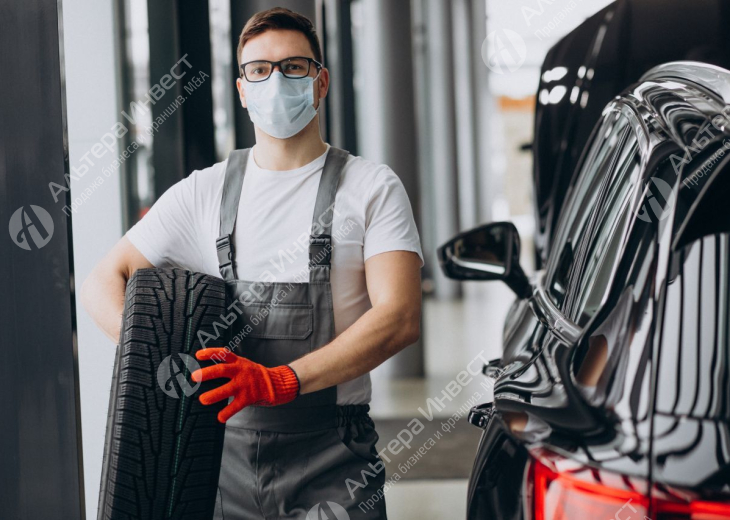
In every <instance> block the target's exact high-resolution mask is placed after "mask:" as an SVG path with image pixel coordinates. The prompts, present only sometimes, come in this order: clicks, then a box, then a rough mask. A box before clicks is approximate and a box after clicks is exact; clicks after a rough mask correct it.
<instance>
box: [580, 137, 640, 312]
mask: <svg viewBox="0 0 730 520" xmlns="http://www.w3.org/2000/svg"><path fill="white" fill-rule="evenodd" d="M640 171H641V160H640V156H639V151H638V146H637V144H636V137H635V136H634V135H633V134H630V135H629V136H628V137H627V139H626V141H625V143H624V145H623V147H622V149H621V151H620V153H619V158H618V160H617V161H616V164H615V167H614V168H613V171H612V172H611V174H610V176H609V179H608V183H607V186H606V189H605V192H604V193H603V194H602V195H601V197H600V200H599V201H598V203H597V206H596V209H595V218H594V225H593V229H592V230H591V231H590V234H589V235H587V238H586V245H585V261H584V262H581V268H580V276H579V277H577V280H576V294H575V298H574V301H572V302H571V304H570V309H569V310H567V312H566V315H567V316H568V317H569V318H570V319H572V320H573V321H575V322H576V323H577V324H578V325H581V326H582V325H585V324H586V323H587V322H588V320H590V318H592V317H593V316H594V315H595V314H596V311H597V310H598V309H599V308H600V306H601V304H602V303H603V301H604V299H605V296H606V293H607V291H608V288H609V284H610V282H611V279H612V277H613V274H614V272H615V267H616V264H617V263H618V260H619V254H620V252H621V246H622V244H623V242H624V239H625V238H626V229H627V227H628V224H629V221H630V217H631V216H632V213H631V209H630V206H631V200H632V195H633V193H634V188H635V187H636V183H637V181H638V179H639V174H640Z"/></svg>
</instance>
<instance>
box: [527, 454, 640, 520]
mask: <svg viewBox="0 0 730 520" xmlns="http://www.w3.org/2000/svg"><path fill="white" fill-rule="evenodd" d="M531 475H532V478H533V486H534V487H533V514H534V518H535V520H575V519H578V518H580V519H583V518H585V519H589V520H609V519H616V520H644V518H645V517H646V516H647V515H648V509H649V508H648V505H649V500H648V499H647V497H646V495H645V494H644V493H642V492H641V491H640V490H635V489H632V488H631V487H629V485H627V484H624V485H622V486H621V487H616V486H615V485H614V486H609V485H607V484H606V483H604V482H601V480H600V475H599V474H598V473H596V472H594V471H592V470H590V469H580V470H567V471H560V470H558V469H557V468H556V467H552V468H550V467H548V466H547V465H546V464H543V463H542V462H540V461H538V460H535V461H533V463H532V468H531ZM621 482H624V481H623V480H621V479H618V480H617V481H616V482H612V483H614V484H615V483H619V484H620V483H621Z"/></svg>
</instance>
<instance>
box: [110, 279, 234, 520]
mask: <svg viewBox="0 0 730 520" xmlns="http://www.w3.org/2000/svg"><path fill="white" fill-rule="evenodd" d="M225 309H226V291H225V283H224V282H223V280H221V279H219V278H215V277H212V276H208V275H204V274H200V273H192V272H190V271H185V270H183V269H140V270H138V271H136V272H135V273H134V275H133V276H132V277H131V278H130V280H129V282H128V284H127V291H126V295H125V303H124V313H123V316H122V329H121V339H120V345H119V346H118V347H117V354H116V358H115V362H114V373H113V379H112V388H111V395H110V401H109V413H108V417H107V429H106V441H105V445H104V459H103V463H102V475H101V487H100V490H99V510H98V516H97V518H98V519H99V520H160V519H176V520H188V519H189V520H207V519H211V518H212V517H213V511H214V507H215V498H216V492H217V487H218V476H219V473H220V464H221V454H222V451H223V436H224V431H225V425H224V424H222V423H219V422H218V419H217V414H218V412H219V411H220V410H222V409H223V407H224V406H225V405H226V401H225V400H224V401H222V402H220V403H217V404H215V405H211V406H203V405H202V404H200V401H199V400H198V397H199V395H200V394H201V393H203V392H205V391H207V390H210V389H211V388H213V387H215V386H218V385H219V384H220V382H214V381H206V382H204V383H202V384H199V385H195V383H193V382H192V381H191V379H190V373H191V371H192V370H194V369H195V368H197V367H196V363H197V361H196V360H195V359H194V356H195V352H197V351H198V350H200V349H201V348H203V347H202V346H201V343H200V341H199V339H198V332H199V331H202V332H206V333H208V334H212V335H213V336H215V334H216V333H217V332H220V331H221V327H220V325H218V326H217V331H216V330H214V323H216V322H218V323H219V324H220V323H221V320H220V316H221V315H222V313H223V312H224V311H225ZM225 339H226V338H222V341H221V342H220V343H217V344H216V345H210V346H220V345H222V344H224V341H225ZM191 360H192V361H191ZM209 364H212V362H204V363H200V366H206V365H209ZM158 381H159V382H158ZM196 386H197V388H196ZM176 396H177V397H176Z"/></svg>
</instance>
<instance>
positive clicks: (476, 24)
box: [469, 0, 494, 224]
mask: <svg viewBox="0 0 730 520" xmlns="http://www.w3.org/2000/svg"><path fill="white" fill-rule="evenodd" d="M469 2H470V4H471V24H472V33H471V46H472V55H471V62H472V71H473V74H474V75H473V82H474V83H473V93H474V107H473V110H474V113H475V114H476V127H475V133H476V142H477V144H478V145H477V147H476V153H477V170H476V189H475V192H476V194H477V201H478V204H477V221H478V223H479V224H483V223H485V222H489V221H491V220H492V200H493V196H492V193H493V190H492V188H491V186H490V182H489V180H490V177H491V175H490V169H491V158H490V154H489V143H490V131H489V121H490V118H491V113H490V112H491V110H492V107H493V106H494V105H493V99H492V94H491V93H490V91H489V69H488V68H487V66H486V64H485V63H484V61H483V60H482V54H481V48H482V44H483V43H484V40H485V39H486V37H487V2H486V0H469Z"/></svg>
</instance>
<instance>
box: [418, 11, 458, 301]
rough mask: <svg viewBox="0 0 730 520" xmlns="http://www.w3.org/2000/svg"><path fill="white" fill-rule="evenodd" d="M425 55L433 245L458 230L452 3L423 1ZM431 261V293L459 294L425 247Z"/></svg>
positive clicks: (434, 255) (434, 249)
mask: <svg viewBox="0 0 730 520" xmlns="http://www.w3.org/2000/svg"><path fill="white" fill-rule="evenodd" d="M426 28H427V40H426V41H427V45H428V47H427V56H428V59H427V60H426V67H427V69H428V83H429V98H430V99H429V101H430V103H429V115H430V121H429V123H430V124H429V126H430V143H429V144H430V146H429V150H430V153H431V174H432V176H431V179H430V182H431V186H432V199H433V204H432V210H433V215H432V216H431V217H430V218H432V219H433V231H434V239H435V242H436V244H435V245H436V246H439V245H441V244H443V243H444V242H446V241H447V240H448V239H450V238H451V237H452V236H454V235H455V234H456V233H457V232H458V230H459V216H458V203H459V198H458V182H457V178H458V169H457V155H456V153H457V152H456V131H455V127H456V115H455V112H456V106H455V100H454V95H455V92H454V73H455V68H454V61H453V60H454V50H453V35H452V26H451V3H450V2H444V1H443V0H427V1H426ZM428 255H429V256H428V258H429V261H430V262H432V263H433V265H434V270H433V275H434V284H435V286H434V289H435V290H434V293H435V295H436V297H438V298H443V299H446V298H454V297H456V296H458V295H459V294H460V287H459V285H458V283H457V282H454V281H452V280H449V279H447V278H446V277H445V276H444V275H443V274H442V273H441V270H440V269H436V268H435V266H436V265H437V264H438V257H437V253H436V248H433V249H432V250H430V251H428Z"/></svg>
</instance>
